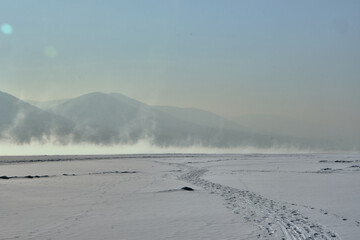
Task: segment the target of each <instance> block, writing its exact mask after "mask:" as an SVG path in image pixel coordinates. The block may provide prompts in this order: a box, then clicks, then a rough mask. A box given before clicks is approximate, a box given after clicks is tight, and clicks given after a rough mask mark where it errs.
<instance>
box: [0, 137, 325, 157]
mask: <svg viewBox="0 0 360 240" xmlns="http://www.w3.org/2000/svg"><path fill="white" fill-rule="evenodd" d="M321 152H326V151H325V150H323V149H301V148H296V147H291V146H285V145H284V146H274V147H271V148H258V147H254V146H243V147H233V148H216V147H203V146H196V145H194V146H189V147H159V146H156V145H153V144H151V143H149V142H148V141H143V140H142V141H139V142H138V143H136V144H123V145H108V146H106V145H94V144H69V145H59V144H53V143H45V144H44V143H39V142H37V143H36V142H33V143H30V144H23V145H18V144H13V143H6V142H0V156H26V155H98V154H99V155H106V154H177V153H181V154H237V153H239V154H247V153H264V154H266V153H268V154H273V153H274V154H275V153H279V154H281V153H321ZM327 152H329V151H327Z"/></svg>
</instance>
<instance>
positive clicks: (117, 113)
mask: <svg viewBox="0 0 360 240" xmlns="http://www.w3.org/2000/svg"><path fill="white" fill-rule="evenodd" d="M0 139H1V140H3V141H11V142H14V143H18V144H25V143H30V142H32V141H38V142H42V143H46V142H47V141H53V142H56V143H59V144H72V143H92V144H99V145H115V144H125V143H126V144H135V143H137V142H138V141H140V140H146V141H149V142H150V143H151V144H153V145H157V146H161V147H168V146H179V147H188V146H193V145H196V146H204V147H217V148H230V147H241V146H254V147H259V148H270V147H273V146H288V147H289V146H293V147H298V148H322V149H324V148H330V149H331V148H334V146H333V145H332V143H331V142H329V141H324V140H317V139H308V138H299V137H291V136H278V135H274V134H263V133H258V132H255V131H252V130H251V129H249V128H246V127H243V126H240V125H239V124H236V123H235V122H233V121H231V120H228V119H225V118H223V117H221V116H218V115H216V114H213V113H210V112H207V111H203V110H200V109H195V108H178V107H171V106H150V105H147V104H145V103H142V102H139V101H137V100H135V99H132V98H129V97H127V96H124V95H122V94H120V93H110V94H105V93H100V92H94V93H89V94H86V95H82V96H79V97H75V98H72V99H65V100H59V101H50V102H34V101H28V102H26V101H23V100H20V99H18V98H16V97H14V96H11V95H9V94H7V93H5V92H0Z"/></svg>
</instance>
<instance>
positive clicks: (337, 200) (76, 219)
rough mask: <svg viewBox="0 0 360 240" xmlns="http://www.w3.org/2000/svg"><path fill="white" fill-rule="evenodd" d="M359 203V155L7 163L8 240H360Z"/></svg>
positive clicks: (1, 174)
mask: <svg viewBox="0 0 360 240" xmlns="http://www.w3.org/2000/svg"><path fill="white" fill-rule="evenodd" d="M184 186H188V187H191V188H193V189H194V190H195V191H186V190H182V189H181V188H182V187H184ZM359 202H360V155H359V154H292V155H291V154H268V155H266V154H242V155H229V154H227V155H120V156H116V155H108V156H41V157H36V156H33V157H0V239H1V240H5V239H104V240H105V239H128V240H131V239H358V236H360V208H359V207H358V205H359Z"/></svg>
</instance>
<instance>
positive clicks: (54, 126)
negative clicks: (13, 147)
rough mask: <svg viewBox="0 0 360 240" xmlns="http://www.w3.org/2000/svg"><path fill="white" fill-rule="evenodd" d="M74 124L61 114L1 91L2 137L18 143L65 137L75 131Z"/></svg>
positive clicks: (62, 139) (59, 139)
mask: <svg viewBox="0 0 360 240" xmlns="http://www.w3.org/2000/svg"><path fill="white" fill-rule="evenodd" d="M73 127H74V124H73V123H72V122H71V121H68V120H66V119H64V118H62V117H60V116H57V115H54V114H51V113H49V112H46V111H43V110H41V109H39V108H37V107H35V106H32V105H30V104H28V103H26V102H24V101H22V100H20V99H18V98H15V97H14V96H11V95H9V94H7V93H4V92H0V137H1V138H2V139H6V140H11V141H15V142H18V143H29V142H30V141H33V140H37V141H47V140H49V139H50V138H56V139H57V141H66V140H65V139H64V138H65V137H66V136H68V135H69V134H70V133H71V132H73Z"/></svg>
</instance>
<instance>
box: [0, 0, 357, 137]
mask: <svg viewBox="0 0 360 240" xmlns="http://www.w3.org/2000/svg"><path fill="white" fill-rule="evenodd" d="M0 24H1V25H2V27H1V32H0V90H1V91H5V92H8V93H10V94H13V95H15V96H17V97H20V98H23V99H33V100H47V99H60V98H67V97H74V96H77V95H81V94H85V93H88V92H93V91H102V92H120V93H123V94H125V95H128V96H129V97H133V98H136V99H138V100H141V101H143V102H145V103H148V104H159V105H175V106H182V107H198V108H202V109H205V110H209V111H212V112H216V113H219V114H222V115H224V116H241V115H246V114H265V115H266V114H274V115H283V116H289V117H292V118H296V119H300V120H310V121H316V122H322V121H323V122H324V124H333V125H336V124H337V125H338V126H339V127H341V126H342V125H346V126H347V127H348V128H349V129H350V130H351V129H354V128H357V129H356V130H359V124H358V123H359V122H360V107H359V104H360V94H359V92H360V1H358V0H354V1H348V0H345V1H344V0H338V1H331V0H324V1H321V0H318V1H313V0H305V1H288V0H283V1H280V0H279V1H269V0H263V1H256V0H249V1H245V0H234V1H230V0H216V1H212V0H162V1H161V0H153V1H148V0H143V1H136V0H129V1H121V0H107V1H101V0H98V1H95V0H62V1H55V0H27V1H24V0H1V1H0ZM6 24H8V25H6ZM359 132H360V131H359Z"/></svg>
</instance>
